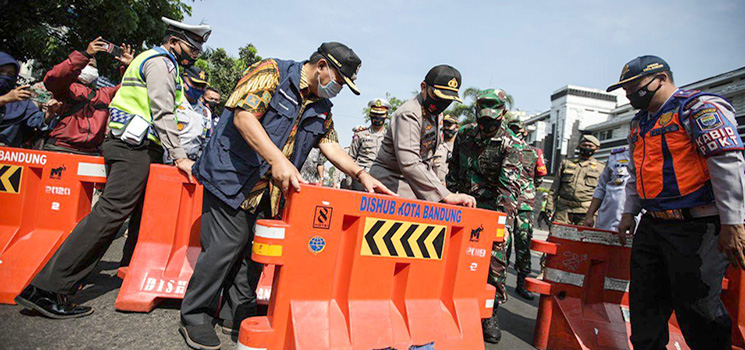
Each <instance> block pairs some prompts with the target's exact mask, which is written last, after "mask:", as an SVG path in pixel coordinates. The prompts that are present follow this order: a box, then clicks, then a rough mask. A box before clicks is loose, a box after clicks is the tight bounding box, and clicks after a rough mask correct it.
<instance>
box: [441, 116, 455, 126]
mask: <svg viewBox="0 0 745 350" xmlns="http://www.w3.org/2000/svg"><path fill="white" fill-rule="evenodd" d="M442 122H443V123H450V124H458V119H456V118H455V117H453V116H452V115H450V114H446V115H445V117H444V118H443V119H442Z"/></svg>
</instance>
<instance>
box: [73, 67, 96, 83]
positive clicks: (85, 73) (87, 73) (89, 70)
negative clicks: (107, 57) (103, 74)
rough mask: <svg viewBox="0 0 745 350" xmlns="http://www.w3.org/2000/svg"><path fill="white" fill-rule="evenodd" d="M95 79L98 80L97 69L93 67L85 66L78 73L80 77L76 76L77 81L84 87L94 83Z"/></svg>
mask: <svg viewBox="0 0 745 350" xmlns="http://www.w3.org/2000/svg"><path fill="white" fill-rule="evenodd" d="M96 79H98V69H96V68H94V67H93V66H85V68H83V70H82V71H80V75H78V81H80V82H81V83H83V84H85V85H90V84H91V83H92V82H94V81H96Z"/></svg>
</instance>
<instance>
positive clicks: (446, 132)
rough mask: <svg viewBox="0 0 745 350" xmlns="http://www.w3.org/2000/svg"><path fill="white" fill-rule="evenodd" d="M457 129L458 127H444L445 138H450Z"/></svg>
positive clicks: (443, 134)
mask: <svg viewBox="0 0 745 350" xmlns="http://www.w3.org/2000/svg"><path fill="white" fill-rule="evenodd" d="M457 131H458V130H457V129H442V136H445V140H450V139H451V138H453V136H455V133H456V132H457Z"/></svg>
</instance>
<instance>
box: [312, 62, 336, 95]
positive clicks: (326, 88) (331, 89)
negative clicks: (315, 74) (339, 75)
mask: <svg viewBox="0 0 745 350" xmlns="http://www.w3.org/2000/svg"><path fill="white" fill-rule="evenodd" d="M327 68H328V71H329V80H330V81H329V83H328V84H326V85H321V79H318V97H320V98H334V97H336V95H338V94H339V93H340V92H341V88H342V86H341V84H339V83H337V82H336V80H334V77H333V76H332V75H331V66H327Z"/></svg>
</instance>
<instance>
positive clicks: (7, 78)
mask: <svg viewBox="0 0 745 350" xmlns="http://www.w3.org/2000/svg"><path fill="white" fill-rule="evenodd" d="M16 78H17V77H16V76H15V75H0V96H2V95H5V94H7V93H8V92H10V90H13V87H14V86H15V85H16Z"/></svg>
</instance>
